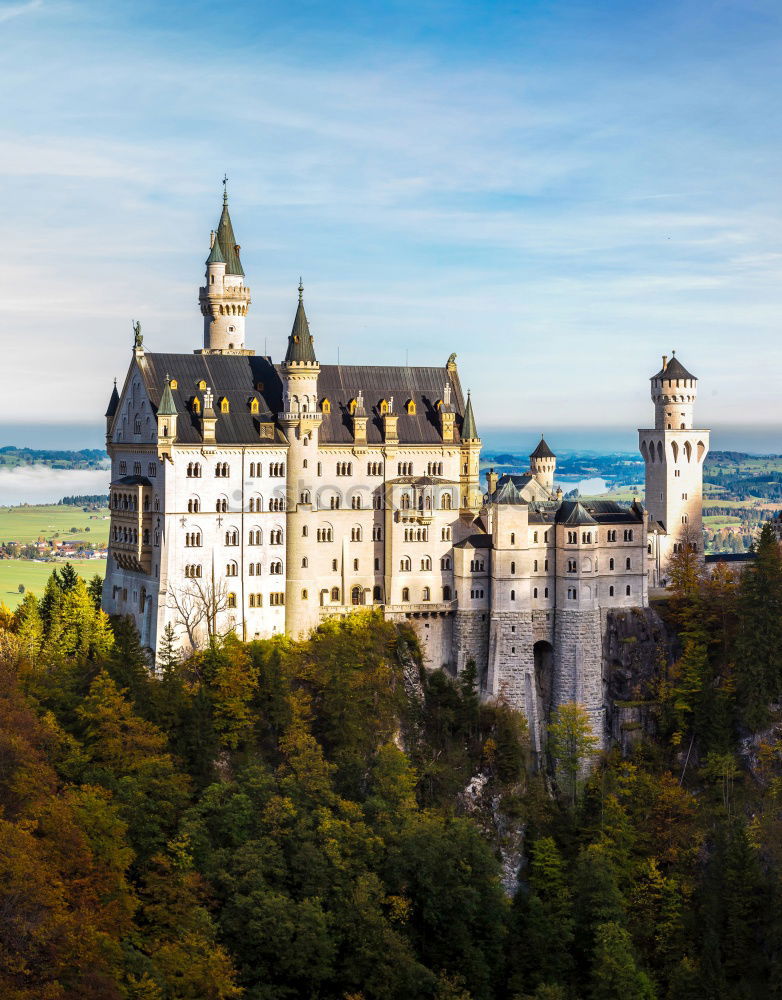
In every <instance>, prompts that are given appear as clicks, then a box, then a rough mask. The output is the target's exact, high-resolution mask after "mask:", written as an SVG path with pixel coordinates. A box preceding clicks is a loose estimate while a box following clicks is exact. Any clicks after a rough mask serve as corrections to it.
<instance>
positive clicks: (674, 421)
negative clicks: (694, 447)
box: [650, 351, 698, 431]
mask: <svg viewBox="0 0 782 1000" xmlns="http://www.w3.org/2000/svg"><path fill="white" fill-rule="evenodd" d="M650 381H651V389H652V401H653V402H654V426H655V429H656V430H658V431H678V430H681V431H684V430H690V428H691V427H692V420H693V407H694V405H695V397H696V396H697V393H698V380H697V378H696V377H695V376H694V375H691V374H690V372H688V371H687V369H686V368H685V367H684V365H683V364H682V363H681V361H679V359H678V358H677V357H676V351H674V352H673V356H672V357H671V360H670V361H669V360H668V357H667V355H665V354H663V366H662V368H661V369H660V371H659V372H657V374H656V375H653V376H652V378H651V380H650Z"/></svg>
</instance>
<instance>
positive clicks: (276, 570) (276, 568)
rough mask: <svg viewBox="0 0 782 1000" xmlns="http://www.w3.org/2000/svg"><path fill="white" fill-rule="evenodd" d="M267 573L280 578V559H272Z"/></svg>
mask: <svg viewBox="0 0 782 1000" xmlns="http://www.w3.org/2000/svg"><path fill="white" fill-rule="evenodd" d="M269 572H270V573H271V575H272V576H282V561H281V560H280V559H273V560H272V562H271V564H270V565H269Z"/></svg>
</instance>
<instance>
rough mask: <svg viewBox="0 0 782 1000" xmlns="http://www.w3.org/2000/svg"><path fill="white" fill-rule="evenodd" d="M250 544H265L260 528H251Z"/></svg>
mask: <svg viewBox="0 0 782 1000" xmlns="http://www.w3.org/2000/svg"><path fill="white" fill-rule="evenodd" d="M247 541H248V544H249V545H263V532H262V531H261V529H260V528H250V534H249V536H248V539H247Z"/></svg>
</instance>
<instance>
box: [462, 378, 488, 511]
mask: <svg viewBox="0 0 782 1000" xmlns="http://www.w3.org/2000/svg"><path fill="white" fill-rule="evenodd" d="M461 438H462V447H461V456H460V460H461V475H460V480H461V507H462V509H463V510H471V511H474V512H477V511H478V510H480V507H481V503H482V502H483V497H482V495H481V490H480V464H479V463H480V457H481V439H480V437H479V436H478V428H477V427H476V425H475V414H474V413H473V412H472V399H471V397H470V392H469V390H468V391H467V405H466V406H465V408H464V418H463V420H462V431H461Z"/></svg>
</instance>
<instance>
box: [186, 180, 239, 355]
mask: <svg viewBox="0 0 782 1000" xmlns="http://www.w3.org/2000/svg"><path fill="white" fill-rule="evenodd" d="M223 184H225V180H224V181H223ZM250 301H251V300H250V289H249V288H248V287H247V286H246V285H245V283H244V269H243V268H242V262H241V260H240V259H239V244H238V243H237V242H236V237H235V236H234V230H233V225H232V224H231V216H230V215H229V213H228V192H227V189H226V190H224V191H223V211H222V213H221V215H220V222H219V223H218V225H217V230H216V231H213V232H212V234H211V238H210V248H209V256H208V257H207V258H206V283H205V285H204V286H203V287H202V288H200V289H199V292H198V303H199V305H200V307H201V313H202V315H203V317H204V347H203V352H204V353H209V354H248V353H252V352H250V351H247V350H245V346H244V322H245V317H246V316H247V311H248V309H249V307H250Z"/></svg>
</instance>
